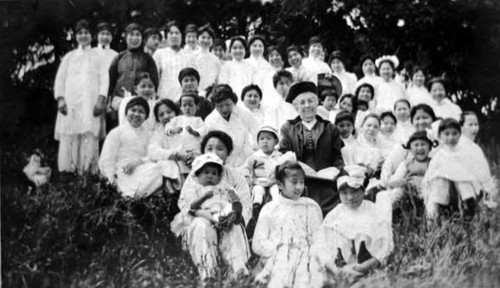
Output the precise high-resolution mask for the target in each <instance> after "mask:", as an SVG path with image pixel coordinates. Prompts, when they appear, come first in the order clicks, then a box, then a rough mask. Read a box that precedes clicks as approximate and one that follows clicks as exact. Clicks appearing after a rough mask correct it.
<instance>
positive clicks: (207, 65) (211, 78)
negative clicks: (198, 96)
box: [193, 49, 221, 91]
mask: <svg viewBox="0 0 500 288" xmlns="http://www.w3.org/2000/svg"><path fill="white" fill-rule="evenodd" d="M193 55H194V58H193V59H194V60H193V61H194V63H193V65H194V67H195V68H196V70H197V71H198V73H200V83H199V86H198V91H205V89H206V88H207V87H208V86H210V85H213V84H214V83H215V81H216V80H217V79H218V78H219V73H220V69H221V62H220V60H219V58H217V56H215V55H214V54H212V53H210V52H209V51H206V52H204V51H202V50H201V49H200V50H198V51H196V52H195V53H194V54H193Z"/></svg>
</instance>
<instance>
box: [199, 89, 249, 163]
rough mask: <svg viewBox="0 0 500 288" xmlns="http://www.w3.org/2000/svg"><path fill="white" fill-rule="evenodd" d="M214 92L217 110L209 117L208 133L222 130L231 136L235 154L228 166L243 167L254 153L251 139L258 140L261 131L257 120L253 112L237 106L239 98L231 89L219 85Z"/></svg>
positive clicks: (230, 158) (206, 121) (229, 160)
mask: <svg viewBox="0 0 500 288" xmlns="http://www.w3.org/2000/svg"><path fill="white" fill-rule="evenodd" d="M214 90H215V92H214V93H215V94H214V95H213V96H212V103H213V104H214V106H215V110H214V111H212V113H210V115H208V116H207V118H206V119H205V125H206V126H207V128H208V131H213V130H222V131H225V132H226V133H227V134H229V136H231V138H232V139H233V143H234V152H233V153H232V154H231V156H229V158H228V159H227V161H226V164H227V165H228V166H231V167H241V166H242V165H243V164H245V160H246V158H247V157H248V156H250V155H251V154H252V152H253V146H254V143H252V140H251V139H257V132H258V131H257V130H258V129H259V127H258V126H257V125H258V124H257V120H256V119H255V117H254V116H253V115H252V113H251V112H249V111H248V110H246V109H242V108H240V107H238V106H237V105H236V103H237V102H238V97H237V96H236V94H235V93H234V92H233V90H232V89H231V87H229V86H227V85H219V86H217V87H215V88H214ZM250 137H251V138H250Z"/></svg>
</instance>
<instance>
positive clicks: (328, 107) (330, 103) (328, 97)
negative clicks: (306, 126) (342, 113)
mask: <svg viewBox="0 0 500 288" xmlns="http://www.w3.org/2000/svg"><path fill="white" fill-rule="evenodd" d="M337 98H338V94H337V93H336V92H335V91H334V90H332V89H327V90H324V91H322V92H321V95H320V97H319V99H320V101H321V106H318V111H317V114H318V115H319V116H320V117H321V118H323V119H325V120H329V119H335V116H336V115H337V113H338V110H337V109H335V105H337Z"/></svg>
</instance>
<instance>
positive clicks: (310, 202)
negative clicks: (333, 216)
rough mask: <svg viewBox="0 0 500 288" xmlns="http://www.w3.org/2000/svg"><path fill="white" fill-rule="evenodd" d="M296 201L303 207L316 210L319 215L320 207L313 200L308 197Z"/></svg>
mask: <svg viewBox="0 0 500 288" xmlns="http://www.w3.org/2000/svg"><path fill="white" fill-rule="evenodd" d="M298 201H300V202H301V203H302V204H304V205H305V206H308V207H311V208H313V209H314V210H317V211H319V212H320V213H321V207H320V206H319V205H318V203H316V201H314V200H313V199H311V198H309V197H300V198H299V200H298Z"/></svg>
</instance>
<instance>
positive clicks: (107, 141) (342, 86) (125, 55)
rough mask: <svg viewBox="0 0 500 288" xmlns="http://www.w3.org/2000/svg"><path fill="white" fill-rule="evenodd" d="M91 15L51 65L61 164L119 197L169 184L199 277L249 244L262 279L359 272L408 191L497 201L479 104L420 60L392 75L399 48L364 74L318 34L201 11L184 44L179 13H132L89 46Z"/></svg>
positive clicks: (370, 60)
mask: <svg viewBox="0 0 500 288" xmlns="http://www.w3.org/2000/svg"><path fill="white" fill-rule="evenodd" d="M91 31H92V29H91V28H90V25H89V23H88V22H87V21H85V20H81V21H79V22H77V24H76V25H75V29H74V34H75V38H76V42H77V43H78V47H77V48H76V49H74V50H72V51H70V52H69V53H68V54H67V55H66V56H64V58H63V59H62V62H61V64H60V67H59V70H58V72H57V75H56V79H55V88H54V95H55V98H56V99H57V102H58V110H59V113H58V115H57V120H56V126H55V137H56V139H57V140H59V156H58V166H59V167H58V168H59V171H64V172H77V173H84V172H90V173H100V174H101V175H102V176H103V177H105V178H106V179H107V180H108V181H109V182H110V183H112V184H114V185H116V188H117V190H118V191H119V192H120V193H121V194H122V195H123V197H131V198H140V197H148V196H150V195H153V194H155V193H159V191H161V192H162V193H169V194H172V195H176V194H177V195H178V208H179V213H178V214H177V215H176V216H175V218H174V219H173V221H172V223H171V229H172V231H173V232H174V233H175V234H176V235H177V236H178V237H180V238H181V239H182V243H183V247H184V249H186V251H189V253H190V255H191V258H192V260H193V262H194V264H195V265H196V267H197V269H198V272H199V275H200V277H201V278H202V279H203V280H207V279H211V278H213V277H215V275H216V273H217V271H218V269H219V267H220V265H221V264H225V265H227V267H229V268H230V269H229V271H231V272H232V274H231V275H248V274H249V269H250V268H249V265H248V260H249V258H250V256H251V255H256V256H258V257H260V258H259V259H260V260H259V261H258V264H256V265H255V266H254V267H252V268H251V269H254V272H255V275H256V281H258V282H261V283H267V284H268V286H269V287H291V286H293V287H314V286H318V287H319V286H321V285H322V283H323V281H324V280H325V279H326V278H325V277H326V275H327V274H328V273H332V272H333V273H334V274H337V273H344V274H345V275H350V276H353V277H359V276H361V275H364V274H366V273H368V272H370V271H371V270H373V269H375V268H377V267H380V266H382V265H384V263H385V262H386V260H387V257H388V256H389V255H390V254H391V251H392V249H393V239H392V228H391V227H392V226H391V224H392V221H394V219H393V209H395V207H397V204H398V203H399V201H402V199H405V197H412V199H416V200H417V201H420V203H423V207H424V208H425V210H424V211H425V212H424V213H425V215H426V217H428V218H429V219H438V217H440V215H442V214H443V213H445V211H447V209H448V208H449V206H450V205H451V203H454V201H453V200H454V199H458V204H457V205H456V206H457V207H458V210H459V211H460V212H461V215H462V216H463V217H466V218H471V217H473V216H474V213H475V212H476V209H477V207H478V204H482V205H486V206H490V207H493V206H494V198H495V189H496V187H495V183H494V181H493V178H492V176H491V174H490V170H489V167H488V163H487V160H486V158H485V156H484V154H483V152H482V150H481V148H480V147H479V146H478V145H477V144H475V142H474V140H475V138H476V135H477V134H478V130H479V123H478V117H477V115H476V114H474V113H473V112H462V110H461V109H460V107H459V106H457V105H456V104H454V103H453V101H451V100H450V99H449V98H448V96H449V95H448V90H447V83H446V82H445V81H444V80H443V79H440V78H435V79H431V80H430V81H427V86H426V85H425V84H426V77H427V76H428V75H427V74H426V73H425V71H424V70H423V69H421V68H419V67H415V68H414V69H413V71H411V72H412V73H411V77H410V79H409V81H404V78H401V77H398V75H397V73H396V69H397V67H398V65H399V63H398V59H397V58H396V57H395V56H382V57H379V58H374V57H372V56H369V55H367V56H364V57H362V58H361V60H360V66H361V68H362V72H363V77H362V78H361V79H358V78H357V77H356V75H355V74H353V73H350V72H348V71H346V65H345V64H346V62H345V61H346V59H345V58H344V55H343V54H342V53H341V52H339V51H334V52H332V53H331V54H330V55H329V57H328V58H327V59H326V60H327V62H325V61H324V59H325V58H326V57H325V50H324V47H323V45H322V42H321V39H320V38H319V37H312V38H311V39H310V40H309V45H308V47H307V50H308V51H307V56H306V55H305V54H304V51H303V49H302V48H301V47H300V46H295V45H292V46H290V47H288V48H287V49H286V53H282V51H281V50H280V49H278V48H277V47H275V46H269V47H268V46H267V43H266V41H265V39H264V38H263V37H260V36H257V35H254V36H252V37H249V41H248V42H247V40H246V39H244V38H243V37H234V38H231V39H230V40H227V41H223V40H220V39H217V38H216V37H215V34H214V31H213V30H212V29H211V28H210V26H208V25H205V26H202V27H200V28H197V27H196V26H195V25H188V26H187V27H186V29H185V31H184V32H185V34H184V36H185V38H184V43H185V44H184V45H183V46H182V45H181V44H182V43H183V38H182V30H181V27H180V26H179V24H177V23H176V22H169V23H168V24H167V25H166V26H165V27H164V30H163V31H160V30H159V29H156V28H149V29H146V30H145V31H143V29H142V28H141V26H139V25H138V24H129V25H128V26H127V27H126V29H125V32H124V37H125V42H126V45H127V49H126V50H124V51H122V52H120V53H117V52H115V51H113V50H112V49H110V43H111V41H112V39H113V33H112V28H111V27H110V25H109V24H107V23H100V24H99V25H97V33H96V34H97V37H96V38H97V42H98V45H97V47H94V48H92V47H91V42H92V33H91ZM163 36H165V39H163ZM226 44H229V45H228V47H226ZM160 46H165V47H164V48H159V47H160ZM227 48H228V49H227ZM287 64H288V65H287ZM402 79H403V80H402ZM325 83H326V84H325ZM102 139H104V144H103V147H102V151H101V152H100V155H99V151H100V150H99V141H100V140H102ZM179 193H180V194H179ZM457 195H458V196H457ZM394 215H397V214H394ZM394 217H395V216H394ZM400 217H401V216H400ZM250 238H251V240H249V239H250Z"/></svg>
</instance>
